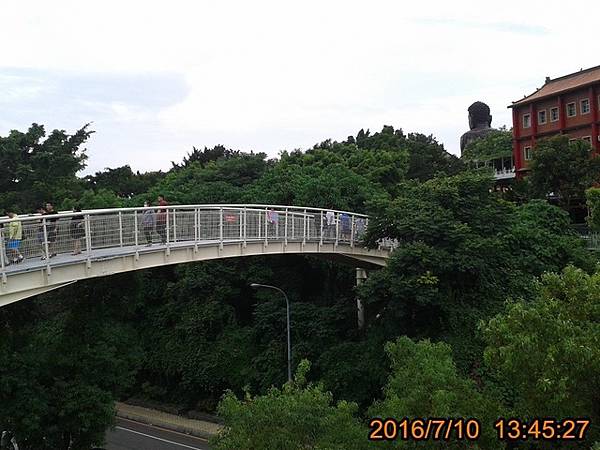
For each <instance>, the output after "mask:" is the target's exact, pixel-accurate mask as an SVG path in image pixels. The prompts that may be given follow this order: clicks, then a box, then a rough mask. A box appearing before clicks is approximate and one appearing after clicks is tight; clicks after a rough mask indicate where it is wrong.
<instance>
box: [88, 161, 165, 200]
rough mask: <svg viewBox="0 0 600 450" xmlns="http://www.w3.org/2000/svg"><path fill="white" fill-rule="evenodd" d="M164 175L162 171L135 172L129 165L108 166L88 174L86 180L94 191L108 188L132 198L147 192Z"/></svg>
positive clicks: (122, 195)
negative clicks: (112, 167) (113, 167)
mask: <svg viewBox="0 0 600 450" xmlns="http://www.w3.org/2000/svg"><path fill="white" fill-rule="evenodd" d="M164 176H165V174H164V173H163V172H162V171H158V172H146V173H140V172H139V171H137V172H135V173H134V172H133V171H132V170H131V167H129V166H128V165H127V166H122V167H117V168H116V169H110V168H106V169H104V170H103V171H101V172H96V173H95V174H94V175H88V176H86V177H85V178H84V180H85V181H86V182H87V185H88V187H89V188H91V189H93V190H94V191H99V190H108V191H113V192H114V193H115V194H116V195H117V196H118V197H122V198H130V197H132V196H134V195H139V194H143V193H145V192H147V191H148V190H149V189H151V188H152V187H153V186H154V185H156V184H157V183H158V182H159V181H160V180H161V179H162V178H164Z"/></svg>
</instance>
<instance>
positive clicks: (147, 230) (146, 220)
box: [142, 200, 156, 247]
mask: <svg viewBox="0 0 600 450" xmlns="http://www.w3.org/2000/svg"><path fill="white" fill-rule="evenodd" d="M149 206H150V202H149V201H148V200H146V201H145V202H144V208H148V207H149ZM155 226H156V215H155V214H154V210H153V209H145V210H144V213H143V215H142V229H143V230H144V237H145V238H146V247H150V246H151V245H152V234H153V233H154V228H155Z"/></svg>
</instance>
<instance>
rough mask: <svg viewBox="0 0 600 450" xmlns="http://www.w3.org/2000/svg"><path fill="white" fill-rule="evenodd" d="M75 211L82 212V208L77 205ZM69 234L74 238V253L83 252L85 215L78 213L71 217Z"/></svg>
mask: <svg viewBox="0 0 600 450" xmlns="http://www.w3.org/2000/svg"><path fill="white" fill-rule="evenodd" d="M73 212H81V208H78V207H75V208H74V209H73ZM69 234H70V235H71V239H73V253H72V254H73V255H79V254H81V239H82V238H83V237H84V236H85V224H84V222H83V215H81V214H78V215H76V216H73V217H71V223H70V224H69Z"/></svg>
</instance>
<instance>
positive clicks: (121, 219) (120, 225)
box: [119, 211, 123, 247]
mask: <svg viewBox="0 0 600 450" xmlns="http://www.w3.org/2000/svg"><path fill="white" fill-rule="evenodd" d="M119 247H123V214H122V213H121V211H119Z"/></svg>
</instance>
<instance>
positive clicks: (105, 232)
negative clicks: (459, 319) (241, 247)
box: [0, 205, 369, 282]
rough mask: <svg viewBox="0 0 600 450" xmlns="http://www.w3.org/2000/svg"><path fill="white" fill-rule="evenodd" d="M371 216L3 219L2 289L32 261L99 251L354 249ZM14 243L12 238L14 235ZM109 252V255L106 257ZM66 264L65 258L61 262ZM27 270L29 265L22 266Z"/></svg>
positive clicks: (186, 208) (173, 209) (123, 213)
mask: <svg viewBox="0 0 600 450" xmlns="http://www.w3.org/2000/svg"><path fill="white" fill-rule="evenodd" d="M368 221H369V219H368V217H367V216H365V215H363V214H356V213H353V212H348V211H337V210H325V209H319V208H304V207H295V206H280V205H177V206H167V207H147V208H119V209H101V210H86V211H81V212H68V213H59V214H53V215H44V216H40V215H30V216H19V217H17V218H14V219H8V218H2V219H0V244H1V245H0V265H1V267H0V271H1V274H2V278H3V280H4V282H6V277H7V275H9V274H10V273H11V272H13V271H15V272H16V271H20V269H22V268H23V266H26V265H27V262H28V261H32V260H37V261H38V264H36V265H39V261H40V260H43V261H44V264H45V265H46V266H47V267H48V270H50V268H51V266H52V264H53V262H54V261H56V258H55V256H60V255H68V254H70V253H76V254H78V251H81V256H80V257H79V258H81V257H86V256H87V257H88V258H90V259H91V258H93V257H94V253H95V252H97V251H98V250H100V249H110V248H122V247H128V248H130V249H131V250H132V251H137V250H138V249H142V248H144V247H151V246H156V245H162V246H164V247H166V248H169V247H170V246H175V245H182V244H184V243H188V244H190V245H201V244H210V243H213V244H215V245H220V246H221V247H222V246H223V245H224V244H226V243H231V242H243V243H245V242H246V241H254V242H256V241H257V240H258V241H262V240H264V242H265V243H268V242H269V241H279V242H284V243H287V242H288V241H296V242H297V241H301V242H308V241H310V242H320V243H335V244H336V245H337V244H346V245H349V246H354V245H355V244H356V243H358V242H359V241H360V240H361V238H362V236H363V234H364V232H365V231H366V228H367V225H368ZM11 222H20V224H21V228H22V239H21V240H20V241H18V242H15V239H11V232H10V230H11V228H12V230H13V232H14V230H15V229H16V228H17V226H15V225H13V226H12V227H11V225H10V223H11ZM12 237H14V233H13V236H12ZM103 253H105V252H103ZM61 259H62V258H61ZM23 263H25V264H23Z"/></svg>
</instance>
